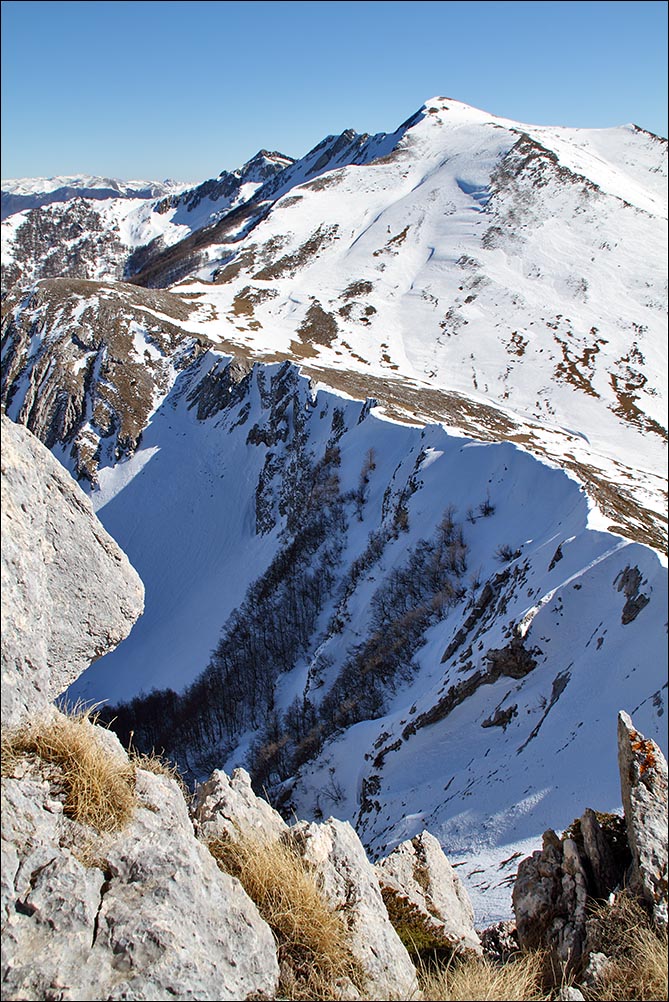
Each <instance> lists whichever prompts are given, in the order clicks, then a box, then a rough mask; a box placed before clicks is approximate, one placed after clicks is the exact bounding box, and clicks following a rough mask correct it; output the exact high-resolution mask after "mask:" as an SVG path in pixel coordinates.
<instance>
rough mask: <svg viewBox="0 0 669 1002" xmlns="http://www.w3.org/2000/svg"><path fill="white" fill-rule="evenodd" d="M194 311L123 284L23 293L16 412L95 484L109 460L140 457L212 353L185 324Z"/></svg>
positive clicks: (5, 389)
mask: <svg viewBox="0 0 669 1002" xmlns="http://www.w3.org/2000/svg"><path fill="white" fill-rule="evenodd" d="M194 308H195V307H194V305H193V303H192V302H190V303H189V302H187V301H184V300H182V299H180V298H179V297H178V296H172V295H170V294H167V293H160V292H147V291H146V290H142V289H134V288H132V287H130V286H127V285H124V284H122V283H119V284H116V283H113V282H110V283H100V282H92V281H75V280H67V279H62V278H53V279H43V280H42V281H40V282H38V283H36V285H35V286H34V287H33V288H32V289H31V290H30V291H29V292H28V293H26V292H25V291H22V290H21V289H18V288H17V289H15V290H13V291H12V293H11V294H10V295H9V296H7V298H6V300H5V302H3V309H2V316H3V320H2V333H3V369H2V403H3V406H4V408H5V410H6V412H7V414H8V415H9V416H10V417H11V418H12V419H13V420H15V421H17V422H19V423H20V424H24V425H26V427H28V428H30V430H31V431H32V432H33V433H34V434H35V435H36V436H37V438H39V440H40V441H41V442H44V444H45V445H46V446H47V448H49V449H51V448H53V446H54V445H56V444H57V443H58V444H59V445H61V446H62V447H63V453H62V454H63V455H64V456H65V457H67V459H68V460H70V459H71V462H72V468H73V470H74V473H75V475H76V476H77V477H78V478H79V479H81V478H84V477H85V478H86V479H87V480H90V482H91V483H92V484H95V483H96V482H97V475H98V468H99V466H100V464H101V461H102V460H104V461H105V462H107V463H113V462H115V461H117V460H118V459H120V458H121V457H127V456H129V455H132V453H133V452H134V451H135V449H136V448H137V445H138V443H139V441H140V438H141V435H142V432H143V431H144V429H145V427H146V425H147V423H148V420H149V417H150V415H151V413H152V412H153V409H154V407H155V406H156V403H157V401H158V400H159V399H160V397H162V396H163V395H164V394H165V393H166V392H167V391H168V389H169V388H170V386H171V385H172V383H173V382H174V379H175V378H176V374H177V373H178V372H180V371H182V370H183V369H184V368H186V367H187V366H188V365H190V364H191V363H192V362H193V361H195V360H196V359H197V358H199V356H200V355H201V354H202V352H203V349H202V347H201V346H200V345H199V343H198V342H197V340H196V339H195V338H193V337H189V336H188V335H186V334H185V333H184V331H183V329H182V326H181V324H182V323H183V321H185V320H187V319H188V317H189V316H190V315H191V313H192V312H193V310H194ZM156 314H159V315H160V318H159V317H157V316H156ZM64 461H66V460H64Z"/></svg>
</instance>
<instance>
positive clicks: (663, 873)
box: [618, 711, 667, 929]
mask: <svg viewBox="0 0 669 1002" xmlns="http://www.w3.org/2000/svg"><path fill="white" fill-rule="evenodd" d="M618 765H619V768H620V787H621V792H622V798H623V807H624V809H625V821H626V823H627V837H628V839H629V845H630V849H631V851H632V873H631V880H630V884H631V886H632V887H633V889H634V890H635V891H636V892H637V893H638V894H639V896H640V897H642V898H643V899H644V900H645V901H646V903H647V904H648V906H649V908H650V909H651V911H652V915H653V919H654V920H655V922H656V924H657V925H658V926H659V927H664V928H665V929H666V928H667V761H666V759H665V757H664V755H663V754H662V752H661V751H660V749H659V748H658V746H657V745H656V744H655V742H654V741H651V740H649V739H648V738H644V736H643V735H642V734H639V732H638V731H637V730H635V728H634V725H633V724H632V720H631V719H630V717H629V715H628V714H627V713H624V712H623V711H621V712H620V713H619V714H618Z"/></svg>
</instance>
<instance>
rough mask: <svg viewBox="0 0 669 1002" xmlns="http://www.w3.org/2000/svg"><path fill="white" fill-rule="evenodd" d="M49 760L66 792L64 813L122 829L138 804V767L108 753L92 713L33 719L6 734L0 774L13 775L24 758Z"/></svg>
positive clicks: (96, 825) (60, 787)
mask: <svg viewBox="0 0 669 1002" xmlns="http://www.w3.org/2000/svg"><path fill="white" fill-rule="evenodd" d="M25 758H33V759H40V760H41V761H42V762H44V763H47V764H48V765H49V766H50V767H51V768H50V770H49V779H50V780H51V781H52V783H53V784H54V785H55V786H56V788H57V790H58V791H59V792H60V793H62V795H63V796H64V808H63V810H64V813H65V814H66V816H67V817H69V818H72V819H73V820H74V821H78V822H80V823H81V824H83V825H89V826H91V827H92V828H95V829H96V830H97V831H98V832H112V831H116V830H118V829H119V828H122V827H123V826H124V825H125V824H126V822H127V821H128V820H129V819H130V817H131V815H132V812H133V810H134V807H135V769H134V766H133V765H132V764H131V763H130V762H129V761H127V760H124V759H123V758H122V757H121V756H120V755H113V754H110V753H109V748H108V747H107V746H106V745H105V743H104V742H103V741H102V740H101V739H100V736H99V732H98V731H97V729H96V728H95V727H94V726H93V720H92V719H91V716H90V711H88V710H79V709H78V708H75V709H73V710H70V711H68V712H67V713H54V714H53V715H51V716H47V717H43V718H38V719H36V720H33V721H29V722H27V723H25V724H23V725H21V726H20V727H18V728H14V729H11V730H8V731H7V732H6V733H5V734H3V738H2V772H3V775H12V774H13V773H14V771H15V769H16V766H17V764H18V762H19V761H20V760H21V759H25Z"/></svg>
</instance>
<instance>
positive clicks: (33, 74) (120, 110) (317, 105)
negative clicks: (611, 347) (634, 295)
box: [2, 0, 667, 181]
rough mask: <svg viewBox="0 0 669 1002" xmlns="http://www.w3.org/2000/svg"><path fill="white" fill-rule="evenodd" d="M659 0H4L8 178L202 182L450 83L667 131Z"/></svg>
mask: <svg viewBox="0 0 669 1002" xmlns="http://www.w3.org/2000/svg"><path fill="white" fill-rule="evenodd" d="M666 39H667V4H666V3H665V2H663V0H661V2H647V3H646V2H639V0H637V2H631V3H627V2H622V0H619V2H611V3H609V2H602V0H597V2H592V3H590V2H559V3H558V2H556V3H553V2H546V0H543V2H538V3H532V2H526V0H523V2H520V3H515V2H514V3H510V2H509V3H507V2H488V3H479V2H472V0H470V2H464V3H437V2H431V3H423V2H417V0H415V2H409V3H406V2H403V0H394V2H388V3H386V2H382V0H376V2H371V3H366V2H300V3H283V2H280V0H279V2H273V3H260V2H245V3H218V2H215V0H209V2H204V3H200V2H167V3H162V2H158V0H154V2H149V3H142V2H95V3H87V2H73V3H70V2H57V0H49V2H45V3H42V2H33V0H20V2H15V0H6V2H3V3H2V177H3V178H5V177H26V176H51V175H56V174H72V173H86V174H101V175H107V176H114V177H120V178H146V179H149V178H151V179H162V178H165V177H172V178H176V179H179V180H192V181H198V180H203V179H204V178H207V177H212V176H215V175H216V174H218V173H219V172H220V171H221V170H223V169H227V170H232V169H234V168H235V167H237V166H239V165H240V164H242V163H243V162H244V161H246V160H248V159H249V158H250V157H251V156H253V154H254V153H255V152H256V151H257V150H258V149H260V148H261V147H265V148H267V149H277V150H280V151H282V152H284V153H288V154H290V155H291V156H295V157H297V156H302V155H303V154H304V153H306V152H307V151H308V150H309V149H311V147H312V146H314V145H315V144H316V143H317V142H319V141H320V140H321V139H322V138H323V137H324V136H325V135H328V134H330V133H339V132H341V131H343V130H344V129H345V128H348V127H352V128H354V129H356V130H358V131H359V132H363V131H364V132H382V131H383V132H391V131H393V130H394V129H395V128H396V127H397V126H398V125H399V124H400V123H401V122H402V121H403V120H404V119H405V118H407V117H408V116H409V115H410V114H412V113H413V112H414V111H415V110H417V109H418V108H419V107H420V106H421V105H422V104H423V102H424V101H425V100H427V99H428V98H430V97H433V96H434V95H437V94H441V95H445V96H448V97H452V98H457V99H458V100H460V101H465V102H466V103H468V104H472V105H474V106H476V107H479V108H483V109H485V110H486V111H490V112H492V113H495V114H497V115H503V116H505V117H507V118H514V119H517V120H519V121H523V122H529V123H534V124H552V125H571V126H590V127H605V126H611V125H620V124H623V123H626V122H635V123H636V124H637V125H640V126H642V127H643V128H645V129H649V130H651V131H652V132H656V133H660V134H662V135H664V136H666V135H667V40H666Z"/></svg>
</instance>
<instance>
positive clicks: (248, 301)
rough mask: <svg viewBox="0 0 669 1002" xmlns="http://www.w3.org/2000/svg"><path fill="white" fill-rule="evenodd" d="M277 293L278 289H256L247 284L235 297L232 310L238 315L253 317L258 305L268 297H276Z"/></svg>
mask: <svg viewBox="0 0 669 1002" xmlns="http://www.w3.org/2000/svg"><path fill="white" fill-rule="evenodd" d="M277 295H278V293H277V291H276V289H255V288H253V287H252V286H250V285H246V286H244V288H243V289H241V290H240V291H239V292H238V293H237V295H236V296H235V298H234V299H233V301H232V310H231V312H232V313H233V314H234V316H236V317H240V316H244V317H253V314H254V311H255V308H256V306H258V305H260V303H264V302H266V301H267V300H268V299H274V298H275V297H276V296H277Z"/></svg>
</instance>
